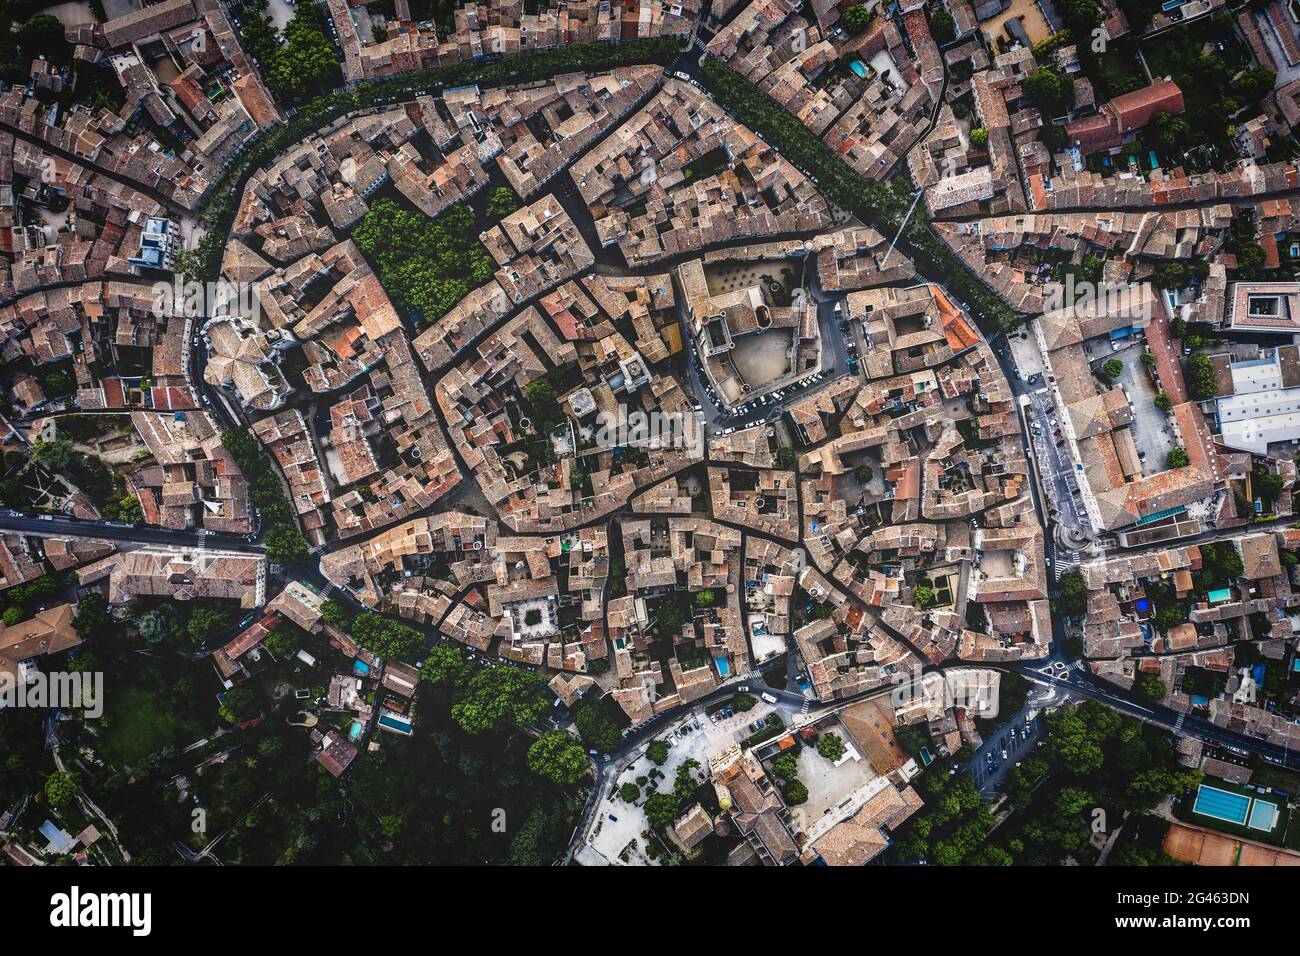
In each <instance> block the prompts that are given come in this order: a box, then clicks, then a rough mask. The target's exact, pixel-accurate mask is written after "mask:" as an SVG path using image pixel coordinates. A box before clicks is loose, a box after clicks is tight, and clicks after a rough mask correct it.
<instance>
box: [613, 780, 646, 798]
mask: <svg viewBox="0 0 1300 956" xmlns="http://www.w3.org/2000/svg"><path fill="white" fill-rule="evenodd" d="M618 796H619V799H620V800H622V801H623V802H624V803H636V802H637V800H639V799H640V798H641V788H640V787H638V786H637V785H636V784H634V783H632V782H631V781H630V780H629V781H628V782H627V783H625V784H623V786H621V787H619V788H618Z"/></svg>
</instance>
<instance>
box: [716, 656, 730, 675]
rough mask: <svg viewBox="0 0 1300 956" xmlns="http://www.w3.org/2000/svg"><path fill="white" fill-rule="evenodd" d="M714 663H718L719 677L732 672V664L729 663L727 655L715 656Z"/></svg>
mask: <svg viewBox="0 0 1300 956" xmlns="http://www.w3.org/2000/svg"><path fill="white" fill-rule="evenodd" d="M713 663H715V664H717V665H718V676H719V677H726V676H727V675H728V674H730V673H731V665H730V664H728V663H727V659H726V658H725V657H715V658H714V659H713Z"/></svg>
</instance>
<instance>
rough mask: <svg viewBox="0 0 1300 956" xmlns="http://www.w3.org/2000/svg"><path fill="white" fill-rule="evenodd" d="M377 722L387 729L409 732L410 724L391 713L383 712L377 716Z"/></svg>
mask: <svg viewBox="0 0 1300 956" xmlns="http://www.w3.org/2000/svg"><path fill="white" fill-rule="evenodd" d="M379 722H380V723H381V724H383V725H384V726H385V727H387V728H388V729H389V730H395V731H397V732H398V733H399V734H410V732H411V725H410V724H409V723H408V722H407V721H405V720H403V719H402V718H400V717H397V716H395V715H393V714H384V715H382V716H381V717H380V718H379Z"/></svg>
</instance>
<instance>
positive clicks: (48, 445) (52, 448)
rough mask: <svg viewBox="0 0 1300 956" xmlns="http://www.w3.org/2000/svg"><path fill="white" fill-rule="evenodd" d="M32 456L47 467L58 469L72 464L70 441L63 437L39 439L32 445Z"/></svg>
mask: <svg viewBox="0 0 1300 956" xmlns="http://www.w3.org/2000/svg"><path fill="white" fill-rule="evenodd" d="M32 457H33V458H35V459H36V460H37V461H38V462H40V463H41V464H42V465H45V466H46V467H47V468H53V469H54V470H55V471H60V470H62V469H64V468H67V467H68V465H70V464H72V442H71V441H70V440H69V439H67V438H63V437H59V438H56V439H54V440H53V441H45V440H43V439H39V440H37V442H36V444H34V445H33V446H32Z"/></svg>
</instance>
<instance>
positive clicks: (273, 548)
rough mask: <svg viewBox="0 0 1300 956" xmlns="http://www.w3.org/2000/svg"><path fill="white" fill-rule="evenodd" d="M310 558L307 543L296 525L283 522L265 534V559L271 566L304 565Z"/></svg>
mask: <svg viewBox="0 0 1300 956" xmlns="http://www.w3.org/2000/svg"><path fill="white" fill-rule="evenodd" d="M310 556H311V552H310V551H309V550H308V549H307V541H306V540H305V539H304V538H303V536H302V532H301V531H299V530H298V526H297V525H295V524H290V523H289V522H284V523H282V524H277V525H276V526H275V527H274V528H272V529H271V530H270V531H269V532H267V535H266V558H267V560H268V561H270V562H271V563H272V564H280V565H286V566H287V565H294V564H304V563H306V561H307V559H308V558H309V557H310Z"/></svg>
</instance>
